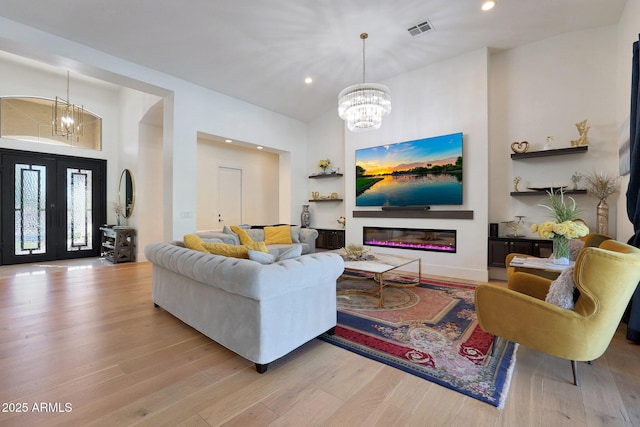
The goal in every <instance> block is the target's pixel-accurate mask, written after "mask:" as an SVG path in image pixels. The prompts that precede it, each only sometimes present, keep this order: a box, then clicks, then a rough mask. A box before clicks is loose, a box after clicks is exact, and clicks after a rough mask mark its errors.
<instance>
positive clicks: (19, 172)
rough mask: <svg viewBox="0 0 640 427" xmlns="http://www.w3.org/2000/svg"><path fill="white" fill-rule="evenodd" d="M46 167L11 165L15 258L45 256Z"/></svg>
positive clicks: (22, 164) (21, 164)
mask: <svg viewBox="0 0 640 427" xmlns="http://www.w3.org/2000/svg"><path fill="white" fill-rule="evenodd" d="M46 184H47V167H46V166H44V165H31V164H24V163H16V164H15V204H14V214H15V249H14V253H15V255H34V254H44V253H46V251H47V249H46V245H47V216H46V214H47V199H46V195H47V188H46Z"/></svg>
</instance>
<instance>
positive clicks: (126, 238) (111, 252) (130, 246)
mask: <svg viewBox="0 0 640 427" xmlns="http://www.w3.org/2000/svg"><path fill="white" fill-rule="evenodd" d="M100 231H101V232H102V243H101V246H100V253H101V255H102V256H104V257H105V258H106V259H108V260H109V261H111V262H112V263H114V264H118V263H121V262H133V261H135V260H136V230H135V229H133V228H129V227H120V226H113V227H106V226H105V227H100Z"/></svg>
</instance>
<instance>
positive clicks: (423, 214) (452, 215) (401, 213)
mask: <svg viewBox="0 0 640 427" xmlns="http://www.w3.org/2000/svg"><path fill="white" fill-rule="evenodd" d="M353 217H354V218H433V219H473V211H462V210H460V211H432V210H416V209H409V210H400V209H394V210H389V211H353Z"/></svg>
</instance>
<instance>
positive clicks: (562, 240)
mask: <svg viewBox="0 0 640 427" xmlns="http://www.w3.org/2000/svg"><path fill="white" fill-rule="evenodd" d="M570 242H571V240H570V239H567V238H566V237H564V236H556V237H554V238H553V263H554V264H563V265H568V264H569V254H570V253H571V245H570Z"/></svg>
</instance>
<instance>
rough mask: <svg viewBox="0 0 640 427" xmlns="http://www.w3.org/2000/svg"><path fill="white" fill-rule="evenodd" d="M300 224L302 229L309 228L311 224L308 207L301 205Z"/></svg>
mask: <svg viewBox="0 0 640 427" xmlns="http://www.w3.org/2000/svg"><path fill="white" fill-rule="evenodd" d="M300 223H301V224H302V227H304V228H309V225H310V224H311V213H309V205H302V213H301V214H300Z"/></svg>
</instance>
